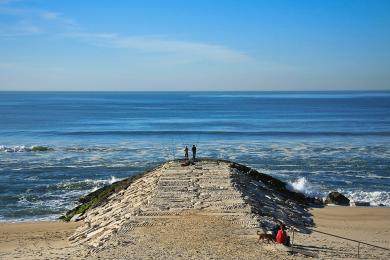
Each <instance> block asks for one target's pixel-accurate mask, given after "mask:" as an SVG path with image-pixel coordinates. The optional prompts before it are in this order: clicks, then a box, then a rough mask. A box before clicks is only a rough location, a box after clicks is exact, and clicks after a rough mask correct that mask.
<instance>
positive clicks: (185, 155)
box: [184, 145, 188, 160]
mask: <svg viewBox="0 0 390 260" xmlns="http://www.w3.org/2000/svg"><path fill="white" fill-rule="evenodd" d="M184 158H185V159H186V160H188V146H187V145H186V147H185V148H184Z"/></svg>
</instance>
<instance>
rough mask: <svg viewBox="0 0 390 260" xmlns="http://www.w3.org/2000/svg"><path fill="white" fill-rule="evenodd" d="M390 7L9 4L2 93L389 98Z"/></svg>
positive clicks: (230, 0)
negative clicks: (279, 93)
mask: <svg viewBox="0 0 390 260" xmlns="http://www.w3.org/2000/svg"><path fill="white" fill-rule="evenodd" d="M389 13H390V1H387V0H382V1H381V0H349V1H345V0H314V1H313V0H307V1H304V0H291V1H289V0H272V1H271V0H270V1H261V0H258V1H255V0H223V1H222V0H221V1H216V0H214V1H213V0H209V1H203V0H196V1H190V0H180V1H179V0H178V1H170V0H165V1H148V0H143V1H124V0H123V1H120V0H118V1H109V0H100V1H96V0H95V1H92V0H82V1H74V0H62V1H61V0H19V1H18V0H14V1H13V0H0V90H390V15H389Z"/></svg>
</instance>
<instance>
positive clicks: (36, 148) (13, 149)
mask: <svg viewBox="0 0 390 260" xmlns="http://www.w3.org/2000/svg"><path fill="white" fill-rule="evenodd" d="M51 150H53V148H51V147H48V146H42V145H31V146H25V145H14V146H5V145H0V152H7V153H22V152H46V151H51Z"/></svg>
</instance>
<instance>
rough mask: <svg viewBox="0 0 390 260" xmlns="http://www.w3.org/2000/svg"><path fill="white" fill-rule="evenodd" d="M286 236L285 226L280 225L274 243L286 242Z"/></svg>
mask: <svg viewBox="0 0 390 260" xmlns="http://www.w3.org/2000/svg"><path fill="white" fill-rule="evenodd" d="M286 238H287V233H286V226H285V225H281V226H280V229H279V231H278V234H277V235H276V243H279V244H283V245H284V244H285V243H286Z"/></svg>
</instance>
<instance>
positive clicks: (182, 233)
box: [0, 207, 390, 259]
mask: <svg viewBox="0 0 390 260" xmlns="http://www.w3.org/2000/svg"><path fill="white" fill-rule="evenodd" d="M311 212H312V213H313V216H314V222H315V224H316V228H315V229H314V230H319V231H323V232H326V233H331V234H335V235H339V236H344V237H348V238H351V239H355V240H360V241H364V242H367V243H371V244H374V245H378V246H382V247H387V248H390V209H389V208H354V207H325V208H318V209H317V208H316V209H312V211H311ZM181 223H182V224H183V225H182V226H181V227H182V228H183V229H181V228H180V227H177V228H175V229H167V230H165V232H163V233H162V232H160V233H154V234H153V233H152V232H154V231H156V230H154V227H153V228H150V227H143V228H140V229H137V230H136V232H137V233H138V235H140V234H139V233H140V232H141V233H142V235H143V236H144V240H145V241H146V240H148V238H152V240H154V243H156V244H155V245H154V246H155V249H154V250H156V248H159V247H160V246H161V247H163V248H164V247H165V248H169V247H172V246H173V245H175V246H177V249H180V247H190V248H191V249H190V250H189V251H192V252H193V253H194V255H196V254H197V251H201V250H205V248H207V247H212V248H219V252H218V254H219V255H220V256H221V257H223V256H225V257H227V258H234V256H237V257H239V256H242V257H244V256H245V257H246V258H248V259H254V258H256V255H255V253H258V254H259V256H263V257H265V256H268V257H272V255H275V254H270V253H266V252H265V251H264V250H261V248H262V247H263V246H261V245H259V244H257V243H256V236H255V234H253V235H249V236H240V235H239V234H234V232H233V233H231V231H232V230H230V229H231V228H232V227H231V226H230V227H229V225H227V223H223V222H218V221H215V220H214V221H213V220H212V219H211V218H207V217H199V216H198V217H196V216H186V217H185V218H184V219H183V221H182V222H181ZM79 225H80V223H65V222H59V221H45V222H23V223H2V224H0V259H72V258H73V259H76V258H78V257H79V256H83V254H82V252H80V251H79V250H80V248H77V247H76V246H74V245H71V244H70V242H69V241H68V237H69V236H70V235H71V234H73V232H74V231H75V229H76V228H77V227H78V226H79ZM194 227H196V228H197V229H196V232H193V231H194V229H193V228H194ZM202 228H203V229H207V230H202ZM190 230H192V231H191V232H190ZM226 230H229V231H230V232H226ZM160 231H161V230H160ZM219 235H220V236H219ZM148 236H150V237H148ZM159 239H160V241H158V240H159ZM172 242H175V244H172ZM294 242H295V244H296V245H297V246H299V247H300V248H305V249H306V250H309V251H310V252H315V253H319V257H320V258H328V259H345V258H351V259H353V258H355V259H356V258H357V244H356V243H354V242H349V241H344V240H341V239H338V238H334V237H330V236H327V235H324V234H320V233H315V232H313V233H311V234H310V235H302V234H296V236H295V241H294ZM210 245H212V246H210ZM202 246H203V247H205V248H202ZM149 250H151V249H148V248H144V251H141V252H140V253H139V256H138V257H142V255H145V254H146V252H145V251H149ZM237 250H238V251H237ZM360 250H361V256H360V258H362V259H370V258H371V259H388V258H389V257H390V254H389V253H390V252H389V251H387V252H386V251H385V250H380V249H376V248H372V247H369V246H365V245H361V248H360ZM206 251H207V250H206ZM281 256H283V258H285V259H299V258H304V256H302V255H300V254H295V255H289V254H286V253H281ZM134 257H135V258H137V256H134ZM161 257H164V258H167V257H169V256H168V255H161ZM183 257H184V255H183Z"/></svg>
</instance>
